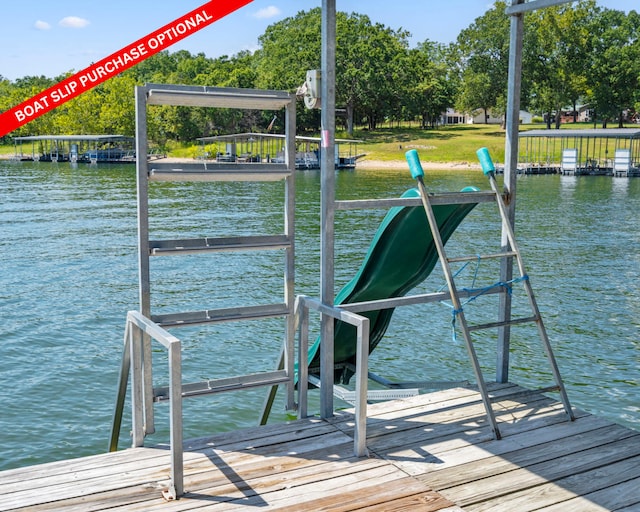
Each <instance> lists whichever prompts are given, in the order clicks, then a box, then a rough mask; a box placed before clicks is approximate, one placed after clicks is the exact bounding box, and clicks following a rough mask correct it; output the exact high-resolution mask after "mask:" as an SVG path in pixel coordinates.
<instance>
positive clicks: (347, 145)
mask: <svg viewBox="0 0 640 512" xmlns="http://www.w3.org/2000/svg"><path fill="white" fill-rule="evenodd" d="M198 141H199V142H200V143H201V144H202V152H201V154H200V156H199V158H200V159H202V160H213V161H216V162H221V163H238V164H242V163H263V164H264V163H284V150H283V148H284V142H285V136H284V135H280V134H275V133H238V134H232V135H217V136H213V137H201V138H199V139H198ZM295 141H296V169H301V170H313V169H320V151H321V149H320V147H321V140H320V137H305V136H300V135H297V136H296V138H295ZM360 142H362V141H360V140H355V139H336V140H335V148H336V149H335V152H336V154H335V162H334V163H335V167H336V169H354V168H355V166H356V161H357V160H358V158H360V157H362V156H364V155H362V154H358V152H357V148H358V143H360Z"/></svg>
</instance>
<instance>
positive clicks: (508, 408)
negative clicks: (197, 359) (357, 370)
mask: <svg viewBox="0 0 640 512" xmlns="http://www.w3.org/2000/svg"><path fill="white" fill-rule="evenodd" d="M520 391H522V390H521V388H518V387H517V386H513V385H493V386H491V394H492V396H493V402H494V404H495V410H496V418H497V420H498V422H499V424H500V429H501V431H502V432H503V434H504V438H503V439H501V440H499V441H496V440H495V439H493V435H492V432H491V429H490V427H489V425H488V424H487V422H486V416H485V413H484V408H483V405H482V402H481V400H480V396H479V394H478V393H477V392H476V391H474V390H472V389H463V388H457V389H451V390H445V391H439V392H436V393H430V394H425V395H419V396H415V397H411V398H407V399H404V400H397V401H393V402H386V403H379V404H375V405H371V406H370V407H369V411H368V412H369V414H368V422H367V423H368V448H369V453H370V455H369V456H368V457H362V458H357V457H354V455H353V437H352V436H353V415H352V413H351V412H350V411H340V412H338V413H336V416H335V417H334V418H332V419H331V420H329V421H323V420H319V419H316V418H308V419H305V420H300V421H295V422H291V423H288V424H275V425H267V426H265V427H255V428H249V429H244V430H241V431H236V432H227V433H221V434H216V435H213V436H210V437H203V438H200V439H195V440H191V441H189V442H188V443H186V445H185V448H186V452H185V461H184V462H185V464H184V467H185V479H184V481H185V490H186V494H185V496H184V497H182V498H181V499H179V500H176V501H173V502H166V501H165V500H164V499H163V498H162V497H161V492H160V491H161V490H162V489H163V488H164V487H166V486H167V485H168V483H169V465H170V457H169V451H168V450H167V449H166V447H153V448H136V449H128V450H122V451H120V452H117V453H112V454H102V455H95V456H91V457H84V458H81V459H76V460H70V461H60V462H54V463H50V464H43V465H41V466H34V467H27V468H19V469H14V470H9V471H4V472H1V473H0V510H3V511H14V512H15V511H21V512H26V511H27V510H28V511H30V512H46V511H52V510H55V511H56V512H98V511H101V510H110V511H125V510H126V511H132V512H135V511H145V512H154V511H157V512H160V511H162V512H175V511H183V512H188V511H198V512H205V511H209V510H210V511H214V512H223V511H230V510H251V509H257V508H259V509H260V510H270V511H271V510H279V511H287V512H293V511H295V512H305V511H313V512H316V511H318V512H319V511H343V512H346V511H351V510H358V511H362V512H378V511H385V512H387V511H391V512H394V511H398V512H400V511H424V512H436V511H438V512H464V511H474V512H475V511H486V510H491V511H496V512H500V511H510V512H512V511H516V510H517V511H518V512H520V511H527V510H546V511H550V512H551V511H560V510H562V511H576V512H577V511H580V512H589V511H602V510H619V511H621V512H622V511H625V512H631V511H633V510H635V511H638V510H640V432H637V431H634V430H630V429H626V428H623V427H621V426H619V425H615V424H612V423H610V422H608V421H606V420H603V419H601V418H597V417H595V416H592V415H590V414H587V413H585V412H582V411H576V420H575V421H573V422H569V421H567V416H566V414H565V413H564V410H563V408H562V406H561V405H560V404H559V403H557V402H556V401H554V400H553V399H552V398H550V397H548V396H544V395H541V394H528V395H523V394H520Z"/></svg>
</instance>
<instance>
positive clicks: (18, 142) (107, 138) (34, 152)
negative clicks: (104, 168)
mask: <svg viewBox="0 0 640 512" xmlns="http://www.w3.org/2000/svg"><path fill="white" fill-rule="evenodd" d="M14 143H15V156H14V158H15V159H17V160H33V161H41V162H83V163H98V162H105V163H107V162H108V163H112V162H135V149H134V143H135V138H134V137H126V136H124V135H31V136H27V137H14ZM25 145H26V146H27V149H25V147H24V146H25ZM29 146H30V148H29Z"/></svg>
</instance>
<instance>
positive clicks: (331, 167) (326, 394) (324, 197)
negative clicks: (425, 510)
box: [320, 0, 336, 418]
mask: <svg viewBox="0 0 640 512" xmlns="http://www.w3.org/2000/svg"><path fill="white" fill-rule="evenodd" d="M335 56H336V0H322V58H321V62H322V84H321V101H322V113H321V119H322V134H321V143H320V146H321V151H320V154H321V160H320V175H321V178H320V179H321V192H320V198H321V199H320V204H321V206H320V210H321V211H320V241H321V245H320V287H321V289H320V301H321V302H322V304H324V305H326V306H333V300H334V299H333V297H334V293H335V290H334V202H335V180H336V178H335V124H336V119H335V106H336V103H335V100H336V98H335V96H336V90H335V83H336V64H335ZM333 322H334V319H333V318H332V317H330V316H328V315H324V314H323V315H322V320H321V336H322V343H321V345H320V361H321V363H320V364H321V366H320V379H321V382H322V387H321V388H320V417H322V418H330V417H331V416H333V373H334V370H333V362H334V358H333V349H334V347H333V343H334V342H333V335H334V333H333Z"/></svg>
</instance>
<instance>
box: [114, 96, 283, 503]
mask: <svg viewBox="0 0 640 512" xmlns="http://www.w3.org/2000/svg"><path fill="white" fill-rule="evenodd" d="M149 105H160V106H162V105H171V106H182V107H209V108H219V109H244V110H268V111H272V112H282V111H284V125H285V137H284V141H283V143H282V147H281V149H282V153H281V154H280V155H279V156H280V158H277V159H275V158H274V159H272V158H259V157H258V158H257V160H258V161H251V162H250V163H236V162H229V161H227V160H225V161H224V162H210V161H201V162H197V161H194V162H193V163H179V164H175V163H163V162H159V161H153V162H149V161H148V160H147V158H145V156H146V155H147V154H148V141H147V107H148V106H149ZM295 132H296V98H295V96H294V95H291V94H289V93H288V92H283V91H265V90H253V89H233V88H220V87H200V86H181V85H160V84H147V85H145V86H140V87H136V135H137V141H136V152H137V155H138V158H137V175H138V178H137V188H138V245H139V262H138V263H139V288H140V291H139V293H140V310H139V311H130V312H129V313H128V315H127V323H126V329H125V339H124V350H123V357H122V366H121V369H120V382H119V388H118V393H117V399H116V407H115V412H114V418H113V424H112V430H111V438H110V445H109V450H110V451H114V450H116V449H117V445H118V437H119V433H120V425H121V420H122V416H123V409H124V403H125V396H126V390H127V382H128V379H129V374H131V389H132V391H131V408H132V437H133V443H132V444H133V446H134V447H136V446H143V443H144V437H145V436H146V435H148V434H152V433H154V431H155V427H154V408H153V406H154V403H155V402H160V401H165V400H168V401H169V407H170V412H169V418H170V445H171V461H172V462H171V484H170V485H169V488H168V489H166V490H165V491H164V492H163V494H164V495H165V498H167V499H175V498H177V497H179V496H181V495H182V494H183V493H184V482H183V469H184V468H183V445H182V444H183V438H182V399H183V398H187V397H193V396H202V395H207V394H212V393H220V392H224V391H233V390H241V389H249V388H255V387H262V386H264V387H272V386H278V385H285V386H286V399H285V400H286V408H287V409H290V410H293V409H295V408H296V404H295V402H294V388H295V384H294V383H295V379H294V357H295V356H294V354H295V348H294V341H295V318H294V303H295V297H294V240H295V233H294V215H295V186H294V185H295V181H294V180H295ZM155 181H161V182H162V181H183V182H184V181H187V182H202V181H218V182H220V181H227V182H228V181H234V182H238V181H241V182H268V181H281V182H283V183H284V212H283V224H284V226H283V230H282V232H281V233H276V234H266V235H253V234H252V235H246V236H216V237H211V236H209V237H204V238H188V239H177V240H152V239H150V235H149V231H150V223H149V217H150V206H153V204H155V203H154V202H152V203H151V205H150V201H149V187H150V183H151V182H155ZM275 229H276V230H277V227H275ZM237 251H243V252H246V251H284V254H285V256H284V281H283V282H284V291H283V296H282V297H281V298H278V299H276V300H275V301H273V302H272V303H269V304H257V305H242V306H237V307H227V308H213V309H206V310H200V311H187V312H176V313H169V314H153V313H152V311H151V272H150V258H151V257H156V256H174V257H177V256H179V255H192V254H209V253H220V252H224V253H234V252H237ZM194 277H195V276H194ZM270 318H283V319H284V320H283V321H284V330H285V333H284V336H283V338H279V337H278V338H279V339H278V340H277V343H278V344H280V343H283V342H282V339H284V343H283V345H284V347H283V349H282V352H283V354H284V356H283V360H284V363H283V365H282V367H281V368H278V369H276V370H275V371H256V372H254V373H247V374H244V375H236V376H231V377H222V376H221V377H220V378H217V379H209V380H205V381H203V382H194V383H184V384H183V383H182V358H181V343H180V339H178V338H177V337H176V336H174V335H173V334H170V333H169V332H168V331H167V329H170V328H175V327H182V326H194V325H203V324H212V323H216V322H233V321H245V320H259V319H270ZM153 342H157V343H159V344H160V345H161V348H162V347H164V349H166V350H167V352H168V357H167V359H168V367H169V385H168V386H165V387H159V386H154V383H153V372H152V359H153V357H152V355H153V354H152V353H153V351H154V350H152V343H153ZM156 351H157V350H156Z"/></svg>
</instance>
